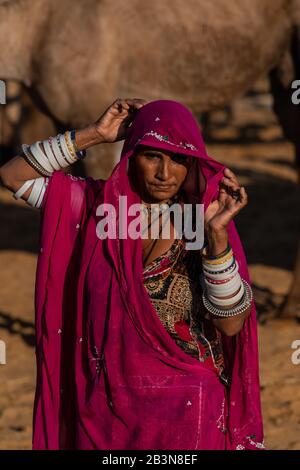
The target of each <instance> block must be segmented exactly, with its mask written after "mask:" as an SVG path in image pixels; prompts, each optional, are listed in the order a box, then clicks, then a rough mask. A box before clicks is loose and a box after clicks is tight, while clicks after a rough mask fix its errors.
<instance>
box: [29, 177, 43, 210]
mask: <svg viewBox="0 0 300 470" xmlns="http://www.w3.org/2000/svg"><path fill="white" fill-rule="evenodd" d="M44 182H45V178H44V177H43V176H42V177H41V178H36V180H35V181H34V185H33V187H32V190H31V193H30V196H29V198H28V199H27V203H28V204H29V205H30V206H32V207H35V205H36V203H37V201H38V199H39V197H40V194H41V190H42V187H43V184H44Z"/></svg>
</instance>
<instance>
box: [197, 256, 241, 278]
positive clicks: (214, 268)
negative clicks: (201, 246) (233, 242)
mask: <svg viewBox="0 0 300 470" xmlns="http://www.w3.org/2000/svg"><path fill="white" fill-rule="evenodd" d="M233 260H234V256H233V255H232V254H231V255H230V258H229V259H228V260H226V261H224V262H223V263H222V264H221V263H220V264H219V265H214V264H207V263H206V261H202V266H203V269H204V271H210V272H213V273H215V274H216V273H217V272H218V271H222V270H223V269H226V268H229V266H230V265H232V262H233Z"/></svg>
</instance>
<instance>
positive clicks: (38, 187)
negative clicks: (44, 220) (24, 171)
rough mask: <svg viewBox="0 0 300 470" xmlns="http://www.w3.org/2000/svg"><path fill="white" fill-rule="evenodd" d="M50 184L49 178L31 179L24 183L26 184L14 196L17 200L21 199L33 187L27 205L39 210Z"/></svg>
mask: <svg viewBox="0 0 300 470" xmlns="http://www.w3.org/2000/svg"><path fill="white" fill-rule="evenodd" d="M48 182H49V178H48V177H45V176H42V177H41V178H36V179H31V180H27V181H25V182H24V184H23V185H22V186H21V187H20V188H19V189H18V191H17V192H16V193H14V194H13V196H14V198H15V199H19V198H20V197H21V196H23V194H24V193H25V192H26V191H27V190H28V189H29V188H30V187H31V186H32V184H33V187H32V189H31V193H30V195H29V197H28V199H27V201H26V202H27V204H29V205H30V206H32V207H36V208H37V209H39V207H40V206H41V203H42V200H43V197H44V194H45V191H46V186H47V184H48Z"/></svg>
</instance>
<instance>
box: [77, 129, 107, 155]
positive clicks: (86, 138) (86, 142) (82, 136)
mask: <svg viewBox="0 0 300 470" xmlns="http://www.w3.org/2000/svg"><path fill="white" fill-rule="evenodd" d="M75 142H76V145H77V148H78V150H86V149H88V148H89V147H92V146H93V145H98V144H101V143H102V142H103V138H102V137H101V136H100V135H99V134H98V132H97V129H96V126H95V124H91V125H90V126H87V127H85V128H84V129H80V130H77V131H76V133H75Z"/></svg>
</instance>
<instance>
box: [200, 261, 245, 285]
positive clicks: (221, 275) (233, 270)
mask: <svg viewBox="0 0 300 470" xmlns="http://www.w3.org/2000/svg"><path fill="white" fill-rule="evenodd" d="M238 270H239V264H238V262H237V261H236V262H235V263H234V264H233V265H232V267H231V268H230V269H228V271H226V272H225V273H224V272H223V273H222V272H220V273H215V274H211V273H209V274H208V273H207V272H206V271H203V274H204V276H205V278H207V279H213V280H219V281H223V280H225V279H227V278H228V277H231V276H233V274H235V273H236V272H237V271H238Z"/></svg>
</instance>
